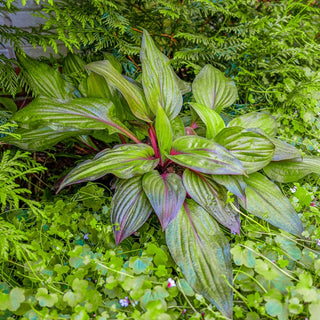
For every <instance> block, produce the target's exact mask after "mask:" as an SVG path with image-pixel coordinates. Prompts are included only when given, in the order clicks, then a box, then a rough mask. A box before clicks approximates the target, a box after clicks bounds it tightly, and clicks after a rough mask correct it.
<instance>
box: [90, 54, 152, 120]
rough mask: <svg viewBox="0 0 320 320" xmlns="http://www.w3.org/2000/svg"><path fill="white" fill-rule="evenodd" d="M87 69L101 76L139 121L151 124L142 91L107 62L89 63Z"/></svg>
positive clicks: (150, 116)
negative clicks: (124, 101)
mask: <svg viewBox="0 0 320 320" xmlns="http://www.w3.org/2000/svg"><path fill="white" fill-rule="evenodd" d="M86 68H87V69H89V70H91V71H94V72H96V73H97V74H100V75H101V76H103V77H104V78H105V79H106V81H107V82H108V83H109V84H110V85H112V86H113V87H115V88H117V89H118V90H119V91H120V92H121V93H122V95H123V96H124V98H125V99H126V101H127V102H128V105H129V107H130V110H131V112H132V113H133V114H134V115H135V116H136V117H137V118H139V119H141V120H144V121H147V122H151V121H152V119H153V115H152V112H151V110H150V108H149V107H148V105H147V101H146V99H145V96H144V93H143V90H142V89H140V88H139V87H137V86H135V85H134V84H133V83H131V82H130V81H128V80H127V79H126V78H125V77H124V76H122V74H121V73H120V72H119V71H118V70H117V69H116V68H115V67H114V66H113V65H112V64H111V63H110V61H108V60H103V61H96V62H92V63H89V64H88V65H87V66H86Z"/></svg>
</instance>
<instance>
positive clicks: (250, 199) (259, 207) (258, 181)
mask: <svg viewBox="0 0 320 320" xmlns="http://www.w3.org/2000/svg"><path fill="white" fill-rule="evenodd" d="M244 181H245V182H246V183H247V189H246V195H247V202H246V205H245V204H244V203H243V202H242V200H240V204H241V206H242V207H243V208H245V209H246V210H247V211H248V212H250V213H252V214H253V215H255V216H257V217H259V218H261V219H264V220H266V221H268V222H269V223H271V224H272V225H274V226H276V227H278V228H280V229H283V230H285V231H287V232H289V233H292V234H294V235H297V236H300V235H301V233H302V231H303V226H302V223H301V221H300V219H299V216H298V214H297V213H296V211H295V210H294V208H293V207H292V205H291V203H290V201H289V199H288V198H286V197H285V196H284V195H283V194H282V193H281V191H280V189H279V188H278V187H277V186H276V185H275V184H274V183H272V182H271V181H270V180H269V179H267V178H266V177H265V176H263V175H262V174H261V173H258V172H256V173H253V174H250V175H249V178H244Z"/></svg>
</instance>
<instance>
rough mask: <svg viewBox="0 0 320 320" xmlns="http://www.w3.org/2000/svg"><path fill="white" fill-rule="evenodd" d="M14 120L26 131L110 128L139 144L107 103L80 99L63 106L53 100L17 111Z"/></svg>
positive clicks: (31, 104) (43, 101)
mask: <svg viewBox="0 0 320 320" xmlns="http://www.w3.org/2000/svg"><path fill="white" fill-rule="evenodd" d="M12 119H13V121H15V122H17V123H18V124H19V125H21V126H22V127H23V128H26V129H34V128H37V127H43V126H44V125H47V126H49V127H51V128H52V129H54V130H57V131H60V132H62V131H74V130H103V129H106V128H108V129H109V131H110V130H111V132H112V131H116V132H121V133H123V134H125V135H126V136H128V137H129V138H131V139H132V140H134V141H135V142H139V140H138V139H137V138H136V137H135V136H134V135H133V133H132V132H130V131H129V129H128V128H127V127H126V126H124V125H123V124H122V123H121V122H120V121H119V120H118V119H117V117H116V110H115V108H114V105H113V103H112V102H107V101H106V100H105V99H98V98H81V99H74V100H72V101H70V102H68V103H64V104H62V103H57V102H56V101H54V100H51V99H42V100H38V101H34V102H32V103H30V104H29V105H28V106H27V107H25V108H23V109H21V110H20V111H18V112H17V113H16V114H15V115H14V116H13V118H12Z"/></svg>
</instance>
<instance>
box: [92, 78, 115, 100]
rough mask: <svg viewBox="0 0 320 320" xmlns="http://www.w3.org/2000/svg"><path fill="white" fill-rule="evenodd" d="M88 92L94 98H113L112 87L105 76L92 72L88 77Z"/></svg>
mask: <svg viewBox="0 0 320 320" xmlns="http://www.w3.org/2000/svg"><path fill="white" fill-rule="evenodd" d="M87 88H88V89H87V94H88V97H90V98H91V97H92V98H106V99H108V101H109V100H112V93H111V89H110V87H109V85H108V83H107V81H106V80H105V78H104V77H103V76H100V75H99V74H97V73H95V72H91V73H90V75H89V76H88V78H87Z"/></svg>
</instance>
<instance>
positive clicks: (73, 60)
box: [63, 52, 86, 74]
mask: <svg viewBox="0 0 320 320" xmlns="http://www.w3.org/2000/svg"><path fill="white" fill-rule="evenodd" d="M85 65H86V63H85V61H84V60H82V59H81V58H80V57H79V56H78V55H77V54H74V53H71V52H68V53H67V56H66V57H65V58H64V61H63V73H64V74H72V73H80V72H82V71H84V66H85Z"/></svg>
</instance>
